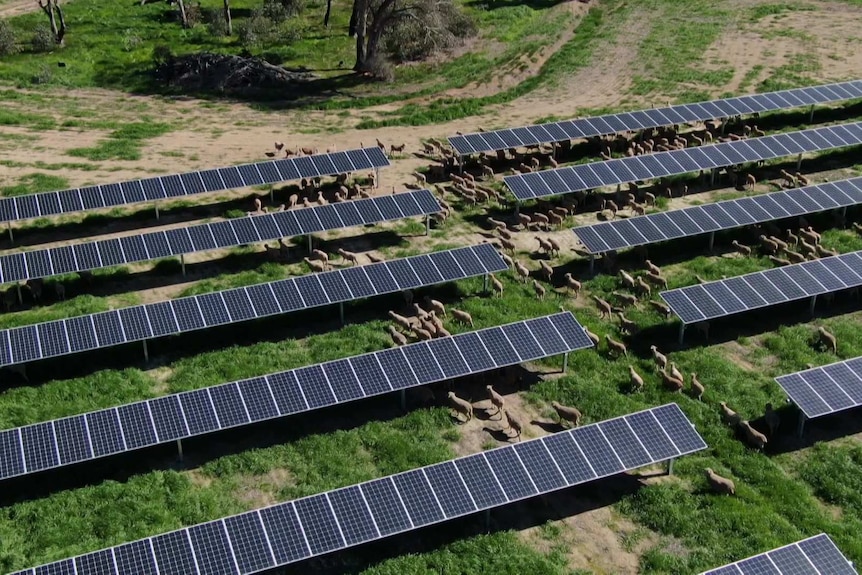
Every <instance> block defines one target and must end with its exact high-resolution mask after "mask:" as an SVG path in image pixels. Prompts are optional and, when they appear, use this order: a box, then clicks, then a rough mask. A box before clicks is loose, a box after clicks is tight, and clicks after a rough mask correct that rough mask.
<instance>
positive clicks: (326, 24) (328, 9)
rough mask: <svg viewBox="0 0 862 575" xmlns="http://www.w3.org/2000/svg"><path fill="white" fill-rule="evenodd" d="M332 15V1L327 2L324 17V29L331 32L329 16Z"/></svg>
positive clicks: (327, 0)
mask: <svg viewBox="0 0 862 575" xmlns="http://www.w3.org/2000/svg"><path fill="white" fill-rule="evenodd" d="M331 14H332V0H326V13H325V14H324V15H323V27H324V28H326V29H327V30H329V16H330V15H331Z"/></svg>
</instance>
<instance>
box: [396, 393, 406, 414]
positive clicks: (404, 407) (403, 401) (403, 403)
mask: <svg viewBox="0 0 862 575" xmlns="http://www.w3.org/2000/svg"><path fill="white" fill-rule="evenodd" d="M398 397H399V398H401V410H402V411H407V390H406V389H402V390H401V392H400V393H399V394H398Z"/></svg>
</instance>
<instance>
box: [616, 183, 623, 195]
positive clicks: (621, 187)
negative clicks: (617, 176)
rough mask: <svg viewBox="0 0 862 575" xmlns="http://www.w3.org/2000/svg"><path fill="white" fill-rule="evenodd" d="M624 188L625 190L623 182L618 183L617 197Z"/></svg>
mask: <svg viewBox="0 0 862 575" xmlns="http://www.w3.org/2000/svg"><path fill="white" fill-rule="evenodd" d="M622 190H623V185H622V184H617V197H619V195H620V192H621V191H622Z"/></svg>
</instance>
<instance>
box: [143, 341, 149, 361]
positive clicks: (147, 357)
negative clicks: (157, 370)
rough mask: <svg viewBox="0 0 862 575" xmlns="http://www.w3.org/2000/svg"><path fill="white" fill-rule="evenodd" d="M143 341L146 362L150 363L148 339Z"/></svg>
mask: <svg viewBox="0 0 862 575" xmlns="http://www.w3.org/2000/svg"><path fill="white" fill-rule="evenodd" d="M142 343H143V344H144V362H146V363H149V361H150V350H148V349H147V340H144V341H143V342H142Z"/></svg>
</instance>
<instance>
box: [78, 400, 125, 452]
mask: <svg viewBox="0 0 862 575" xmlns="http://www.w3.org/2000/svg"><path fill="white" fill-rule="evenodd" d="M86 417H87V428H88V429H89V430H90V441H91V442H92V444H93V455H95V456H96V457H102V456H105V455H110V454H112V453H118V452H120V451H123V450H124V449H125V445H124V443H123V435H122V432H121V431H120V421H119V419H118V418H117V411H116V410H114V409H106V410H104V411H96V412H93V413H88V414H87V416H86Z"/></svg>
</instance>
